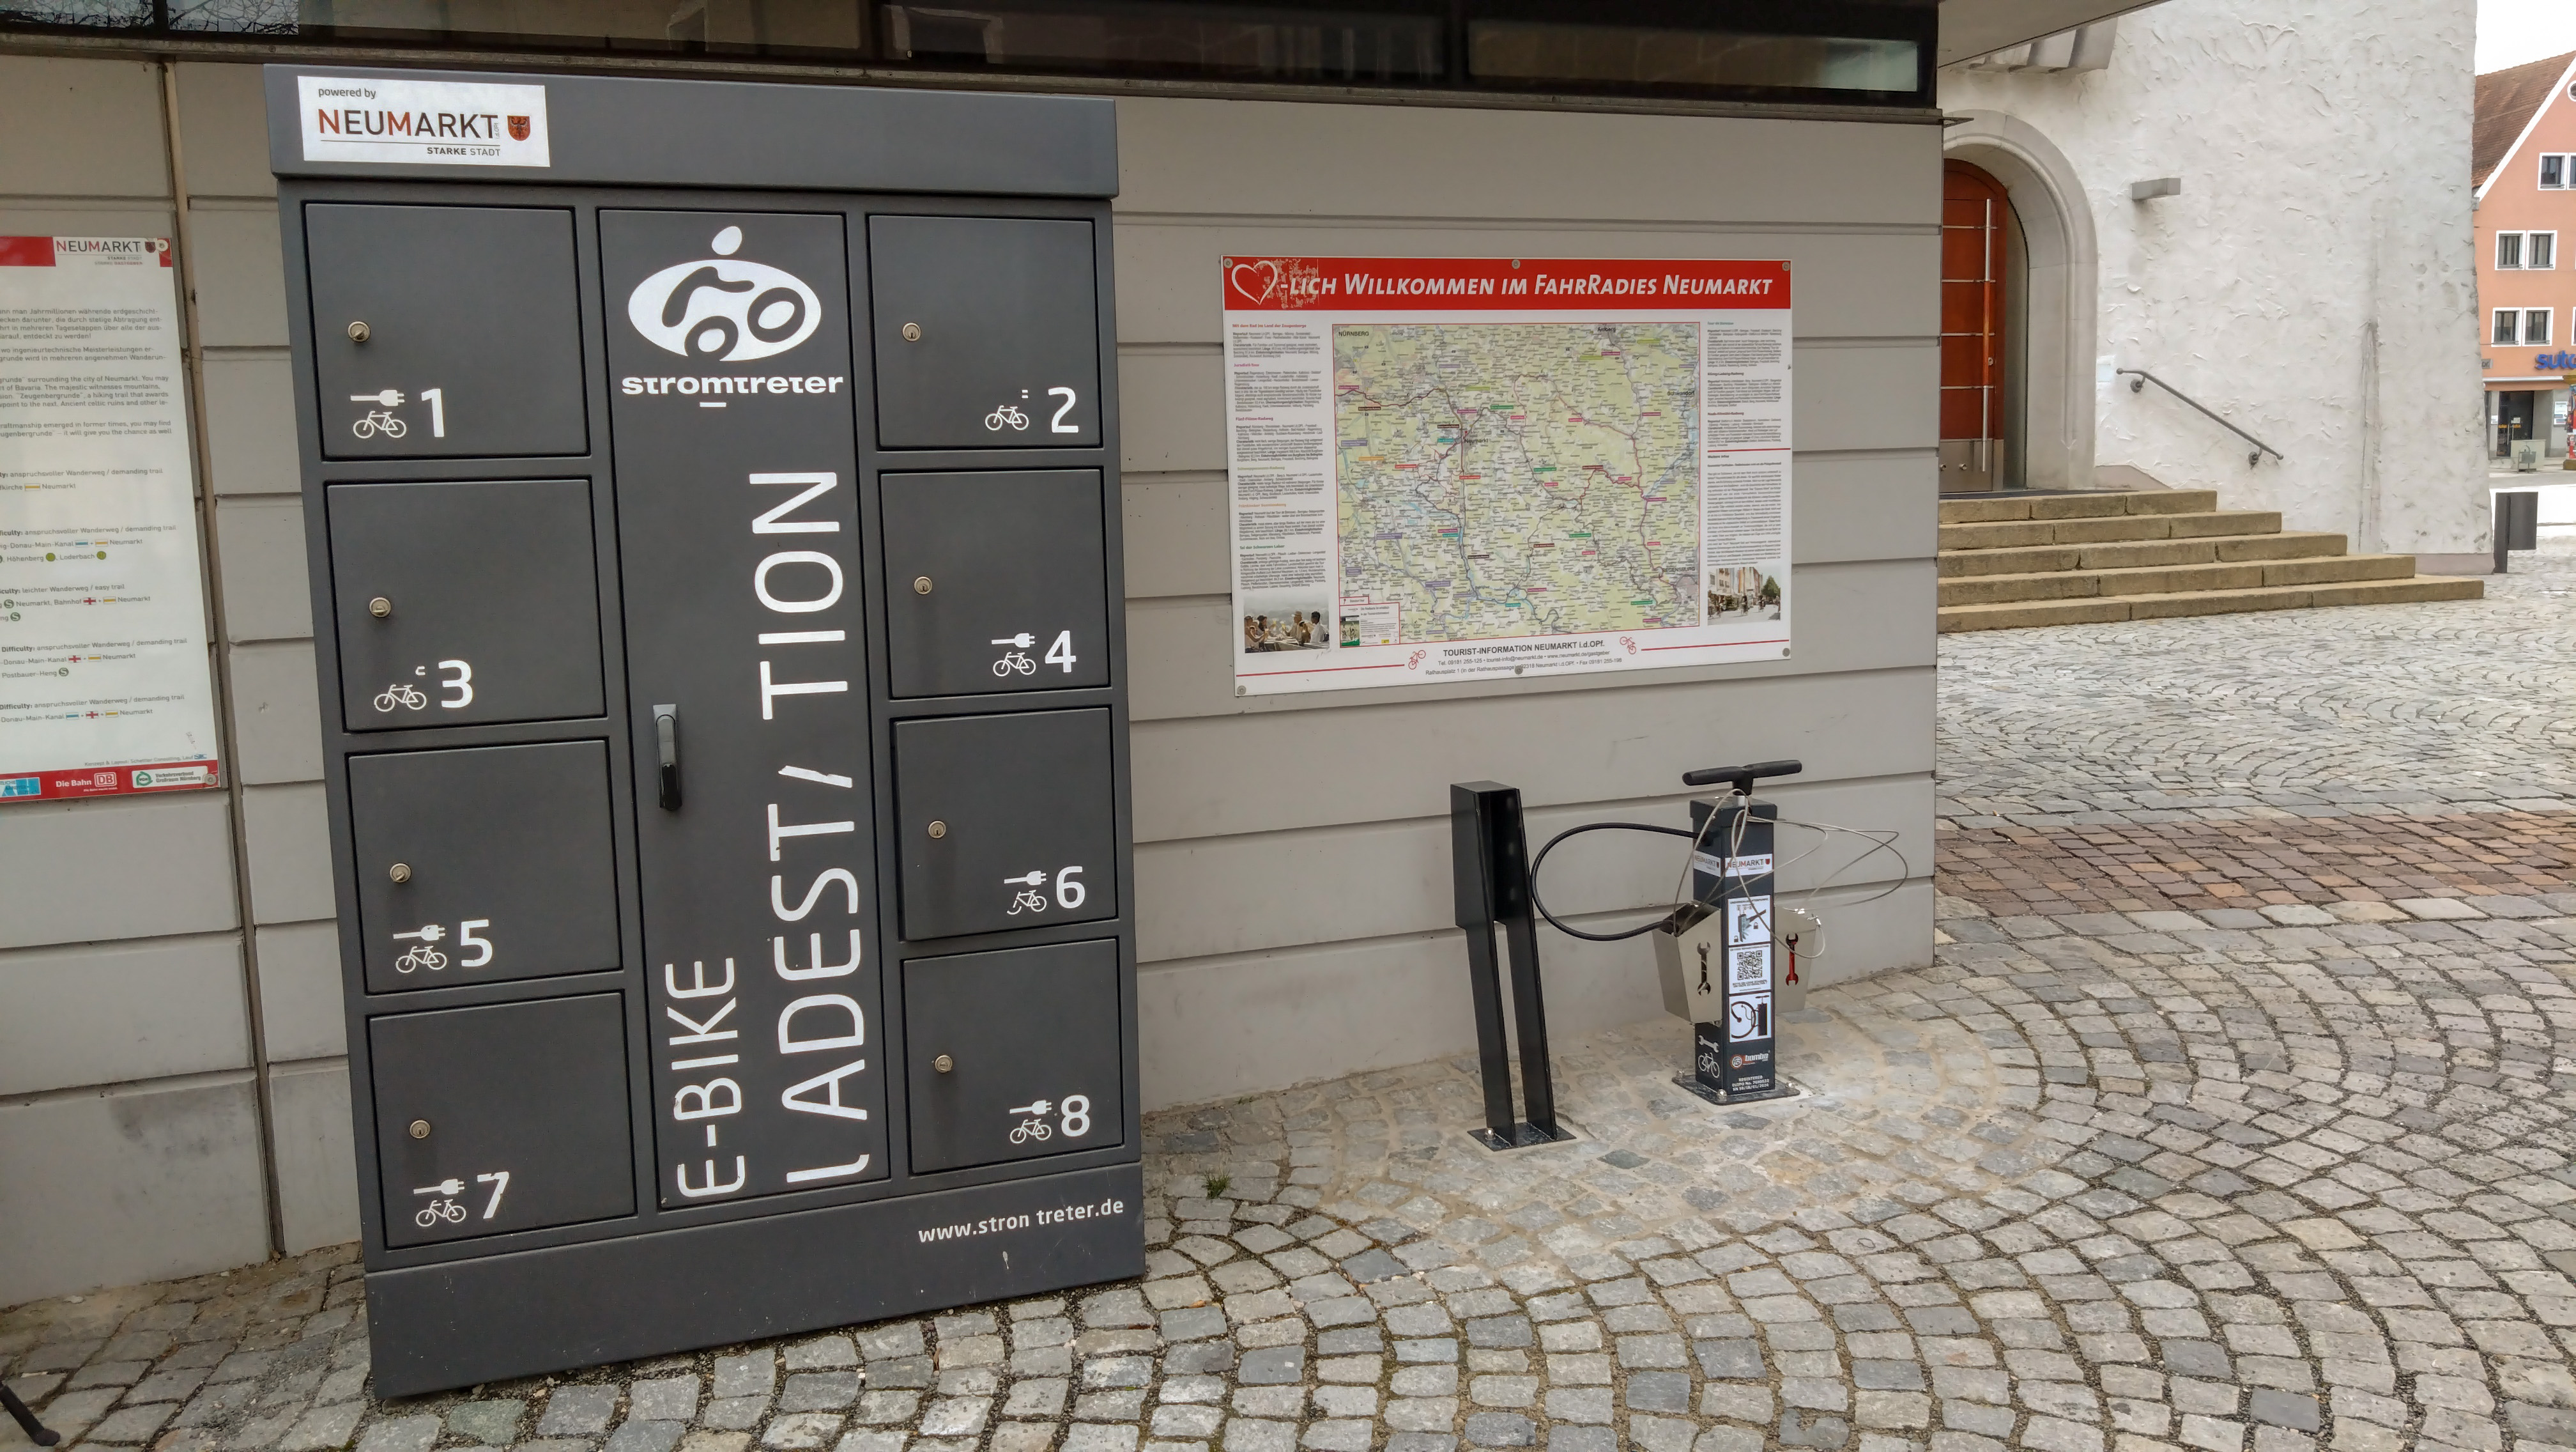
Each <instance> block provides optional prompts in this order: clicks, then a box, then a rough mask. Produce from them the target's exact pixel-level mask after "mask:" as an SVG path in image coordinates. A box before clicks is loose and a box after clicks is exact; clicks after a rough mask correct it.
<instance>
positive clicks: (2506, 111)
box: [2469, 50, 2576, 187]
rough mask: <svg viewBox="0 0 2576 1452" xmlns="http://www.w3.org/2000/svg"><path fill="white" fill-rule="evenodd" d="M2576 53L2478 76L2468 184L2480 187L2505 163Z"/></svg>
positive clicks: (2572, 52) (2570, 52)
mask: <svg viewBox="0 0 2576 1452" xmlns="http://www.w3.org/2000/svg"><path fill="white" fill-rule="evenodd" d="M2571 60H2576V50H2572V51H2569V52H2568V53H2567V54H2565V55H2557V56H2551V57H2550V58H2549V59H2547V60H2536V61H2532V62H2531V63H2529V64H2528V65H2519V66H2514V67H2511V68H2510V69H2506V70H2501V71H2489V72H2487V73H2486V74H2485V75H2483V76H2480V77H2478V115H2477V122H2476V124H2475V126H2474V127H2473V128H2472V129H2471V131H2470V133H2469V158H2470V160H2469V173H2470V175H2469V185H2471V186H2473V187H2474V186H2483V185H2485V183H2486V179H2487V174H2488V173H2489V172H2492V171H2494V170H2495V169H2496V168H2497V167H2499V166H2501V165H2503V164H2504V157H2505V153H2506V152H2508V151H2510V150H2512V149H2513V143H2514V142H2515V141H2516V140H2517V139H2518V138H2520V137H2521V135H2522V128H2523V127H2524V126H2526V125H2529V124H2530V122H2531V113H2532V112H2534V111H2537V110H2539V109H2540V103H2541V102H2543V101H2546V100H2548V99H2549V90H2550V88H2551V87H2552V86H2555V85H2557V84H2558V78H2559V77H2560V76H2563V75H2565V74H2567V63H2568V62H2569V61H2571Z"/></svg>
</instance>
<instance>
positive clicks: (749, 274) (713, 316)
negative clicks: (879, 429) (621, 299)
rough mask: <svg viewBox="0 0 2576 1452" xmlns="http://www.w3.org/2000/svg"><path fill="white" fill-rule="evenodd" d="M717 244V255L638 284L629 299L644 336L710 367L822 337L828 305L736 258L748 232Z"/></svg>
mask: <svg viewBox="0 0 2576 1452" xmlns="http://www.w3.org/2000/svg"><path fill="white" fill-rule="evenodd" d="M710 245H711V247H712V249H713V250H714V252H715V254H716V255H715V256H713V257H707V258H701V259H699V260H698V261H695V262H683V263H680V264H678V265H677V266H674V267H665V268H663V269H662V270H661V271H659V272H657V273H654V274H653V275H652V276H651V277H648V278H646V279H644V280H643V281H642V282H640V283H638V284H636V287H635V291H634V292H632V293H630V294H628V296H627V299H626V320H627V321H628V322H630V323H633V324H634V325H635V331H636V332H638V333H641V334H643V335H644V337H645V339H646V340H647V341H649V342H651V343H652V344H653V346H655V347H657V348H660V349H662V350H663V351H665V352H670V353H677V354H679V355H680V356H681V357H683V358H692V359H696V360H699V361H701V362H709V363H748V362H750V361H752V360H753V359H755V358H771V357H775V356H777V355H778V354H781V353H784V352H786V351H787V350H789V349H791V348H793V347H795V346H796V345H797V344H799V343H802V342H804V341H805V340H806V339H807V338H810V337H812V336H813V335H814V329H815V328H816V327H817V326H819V325H820V324H821V322H822V320H823V304H822V300H821V299H820V298H817V297H816V296H815V295H814V289H812V288H810V287H807V286H806V285H805V281H804V279H803V278H800V277H797V276H796V275H795V274H793V273H790V272H785V271H782V270H780V269H778V268H775V267H772V266H770V265H769V264H767V263H765V262H746V261H744V260H743V259H741V258H738V257H736V256H734V255H733V254H734V253H735V252H737V251H740V250H741V248H742V229H741V228H740V227H727V228H725V229H724V230H723V231H721V232H718V233H717V234H716V235H715V239H714V241H713V242H712V243H711V244H710Z"/></svg>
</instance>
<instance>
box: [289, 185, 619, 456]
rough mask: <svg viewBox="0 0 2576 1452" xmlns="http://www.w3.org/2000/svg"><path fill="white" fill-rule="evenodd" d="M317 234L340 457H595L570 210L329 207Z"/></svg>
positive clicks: (325, 405)
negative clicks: (584, 454)
mask: <svg viewBox="0 0 2576 1452" xmlns="http://www.w3.org/2000/svg"><path fill="white" fill-rule="evenodd" d="M304 236H305V255H306V259H307V260H306V267H307V271H308V275H309V277H310V279H311V284H312V299H313V367H314V374H315V390H316V397H317V401H318V402H319V405H320V410H321V415H322V452H323V453H324V455H325V456H327V457H330V458H335V459H353V458H407V459H422V458H469V457H471V458H521V457H527V456H531V455H540V454H578V453H581V452H583V451H585V450H586V449H587V448H588V447H589V438H590V433H589V426H588V422H587V420H586V418H585V416H584V407H583V401H582V350H581V313H580V307H579V305H578V303H577V302H576V301H575V299H577V298H578V297H579V295H580V293H579V288H578V283H577V274H576V271H575V268H574V265H573V236H572V214H571V213H570V212H566V211H561V210H556V209H551V208H535V207H419V206H395V207H387V206H353V205H347V204H316V205H313V206H308V207H306V208H305V209H304Z"/></svg>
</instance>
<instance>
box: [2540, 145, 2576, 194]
mask: <svg viewBox="0 0 2576 1452" xmlns="http://www.w3.org/2000/svg"><path fill="white" fill-rule="evenodd" d="M2571 163H2576V156H2569V155H2568V154H2567V153H2566V152H2563V151H2544V152H2542V153H2541V154H2540V184H2541V185H2542V186H2544V187H2564V186H2565V185H2567V182H2568V179H2569V177H2571V176H2576V165H2571Z"/></svg>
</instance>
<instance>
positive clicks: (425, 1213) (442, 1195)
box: [411, 1170, 510, 1230]
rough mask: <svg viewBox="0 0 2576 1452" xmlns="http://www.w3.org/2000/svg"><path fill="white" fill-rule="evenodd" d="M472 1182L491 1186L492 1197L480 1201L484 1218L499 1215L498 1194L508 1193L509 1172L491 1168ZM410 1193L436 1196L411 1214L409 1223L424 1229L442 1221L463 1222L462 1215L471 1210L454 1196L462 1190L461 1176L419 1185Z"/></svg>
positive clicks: (462, 1192)
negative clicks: (491, 1170) (489, 1171)
mask: <svg viewBox="0 0 2576 1452" xmlns="http://www.w3.org/2000/svg"><path fill="white" fill-rule="evenodd" d="M474 1183H476V1184H478V1185H489V1186H491V1187H492V1198H491V1199H489V1200H487V1201H485V1202H484V1203H483V1218H484V1219H486V1220H489V1219H491V1218H492V1217H493V1216H495V1215H498V1214H500V1213H501V1197H502V1196H503V1195H505V1194H508V1193H509V1190H510V1172H509V1171H508V1170H494V1171H493V1172H491V1173H490V1174H488V1175H476V1176H475V1177H474ZM412 1193H413V1194H415V1195H431V1196H435V1197H437V1198H435V1199H433V1200H431V1201H430V1202H429V1203H428V1204H427V1205H425V1206H423V1207H421V1209H420V1210H418V1211H417V1212H415V1213H414V1214H413V1215H412V1217H411V1223H412V1224H414V1225H417V1226H419V1227H420V1228H421V1229H423V1230H428V1229H431V1228H433V1227H435V1226H437V1225H439V1224H440V1223H441V1222H444V1223H446V1224H449V1225H459V1224H462V1223H464V1220H465V1217H466V1216H467V1215H469V1214H471V1213H472V1212H471V1211H469V1210H467V1209H466V1208H465V1204H464V1202H462V1201H460V1200H458V1199H457V1198H456V1197H457V1196H459V1195H462V1194H464V1193H465V1181H464V1180H463V1179H462V1178H461V1177H458V1176H450V1177H448V1178H447V1179H444V1180H441V1181H439V1182H438V1183H437V1184H435V1185H422V1186H420V1187H418V1188H417V1189H414V1190H413V1191H412Z"/></svg>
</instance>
